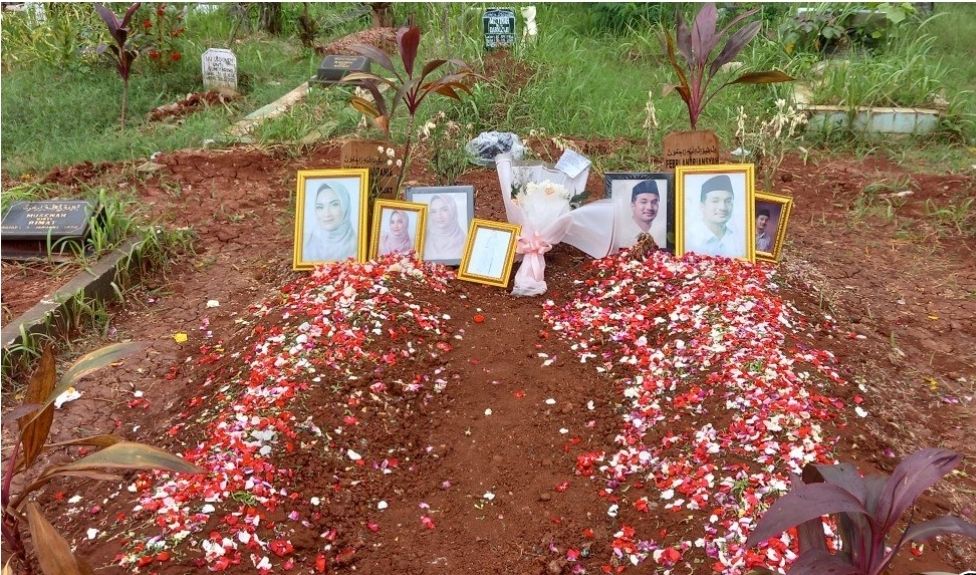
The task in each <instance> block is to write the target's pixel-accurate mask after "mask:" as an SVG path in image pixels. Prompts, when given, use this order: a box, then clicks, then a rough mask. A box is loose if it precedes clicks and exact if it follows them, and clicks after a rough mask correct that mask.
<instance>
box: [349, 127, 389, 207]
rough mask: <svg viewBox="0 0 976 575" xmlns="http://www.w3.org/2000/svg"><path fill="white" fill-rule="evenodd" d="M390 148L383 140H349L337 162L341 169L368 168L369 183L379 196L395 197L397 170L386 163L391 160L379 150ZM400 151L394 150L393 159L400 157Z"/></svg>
mask: <svg viewBox="0 0 976 575" xmlns="http://www.w3.org/2000/svg"><path fill="white" fill-rule="evenodd" d="M381 147H382V148H384V149H386V148H389V147H391V146H390V144H389V142H386V141H383V140H349V141H347V142H344V143H343V144H342V150H341V152H340V154H339V161H340V162H341V164H342V167H343V168H369V170H370V183H371V185H373V186H375V188H376V189H377V190H379V193H380V195H383V196H394V195H396V191H397V190H396V184H397V178H398V176H399V168H397V167H396V165H395V161H396V160H395V159H393V162H394V163H393V164H392V165H391V164H390V163H388V162H389V161H390V160H391V158H390V157H389V156H387V155H386V153H385V152H381V151H380V148H381ZM400 152H401V150H399V149H397V150H396V156H395V158H399V157H400Z"/></svg>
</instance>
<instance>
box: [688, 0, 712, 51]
mask: <svg viewBox="0 0 976 575" xmlns="http://www.w3.org/2000/svg"><path fill="white" fill-rule="evenodd" d="M717 22H718V10H717V9H716V8H715V4H714V3H712V2H708V3H707V4H705V5H704V6H702V8H701V10H699V11H698V16H696V17H695V23H694V24H693V25H692V28H691V54H692V58H693V60H694V64H695V65H696V66H700V67H704V66H705V63H707V62H708V54H709V53H710V52H711V51H712V48H714V47H715V44H716V43H717V42H718V39H717V38H716V37H715V25H716V23H717Z"/></svg>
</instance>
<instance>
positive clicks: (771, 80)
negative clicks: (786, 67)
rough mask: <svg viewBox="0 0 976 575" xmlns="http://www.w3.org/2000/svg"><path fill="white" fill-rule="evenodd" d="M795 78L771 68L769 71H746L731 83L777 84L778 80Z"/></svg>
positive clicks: (784, 80)
mask: <svg viewBox="0 0 976 575" xmlns="http://www.w3.org/2000/svg"><path fill="white" fill-rule="evenodd" d="M795 79H796V78H794V77H793V76H789V75H787V74H784V73H783V72H780V71H779V70H770V71H769V72H746V73H745V74H743V75H741V76H739V77H738V78H736V79H735V80H732V81H731V82H729V84H775V83H776V82H792V81H793V80H795Z"/></svg>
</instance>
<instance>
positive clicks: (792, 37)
mask: <svg viewBox="0 0 976 575" xmlns="http://www.w3.org/2000/svg"><path fill="white" fill-rule="evenodd" d="M867 6H868V9H857V8H855V5H853V4H839V3H823V4H819V5H816V6H813V7H811V8H807V9H803V10H802V11H799V10H798V11H797V14H796V16H794V17H792V18H788V19H785V20H783V22H782V24H781V25H780V28H779V32H780V38H781V40H782V44H783V49H784V50H785V51H786V53H787V54H794V53H796V52H817V53H829V52H835V51H838V50H842V49H846V48H851V47H854V46H865V47H877V46H881V45H883V44H884V43H885V41H887V40H888V39H889V38H891V37H892V36H893V35H895V32H896V31H897V30H898V26H899V25H900V24H901V23H903V22H906V21H908V20H909V18H910V17H912V16H915V15H916V14H917V12H918V11H917V10H916V9H915V7H914V6H913V5H912V4H911V3H909V2H881V3H868V4H867Z"/></svg>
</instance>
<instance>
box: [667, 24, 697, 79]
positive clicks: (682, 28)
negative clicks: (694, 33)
mask: <svg viewBox="0 0 976 575" xmlns="http://www.w3.org/2000/svg"><path fill="white" fill-rule="evenodd" d="M665 34H666V35H667V37H668V38H670V37H671V34H670V33H668V32H667V31H665ZM677 36H678V37H677V44H678V52H680V53H681V57H682V58H684V59H685V62H686V63H687V64H688V66H689V67H690V66H692V65H693V62H692V59H691V31H690V30H689V29H688V24H687V23H686V22H685V19H684V17H682V15H681V11H680V10H678V32H677Z"/></svg>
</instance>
